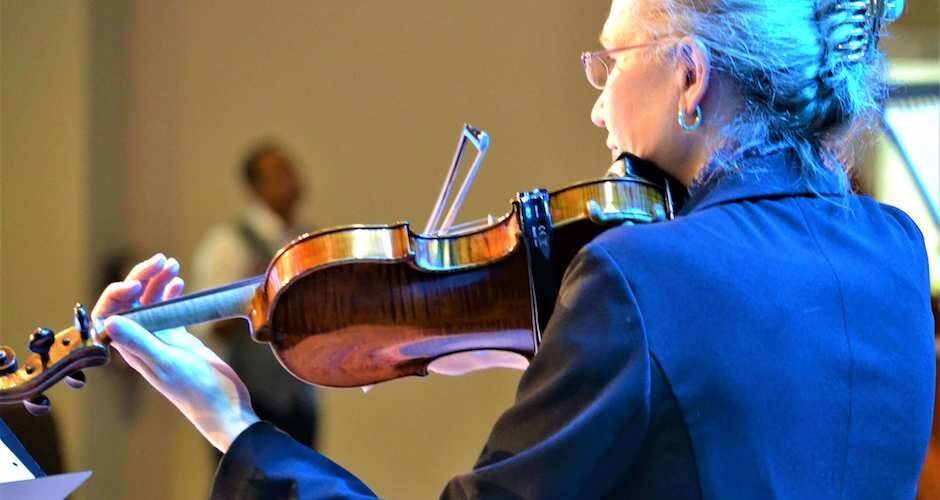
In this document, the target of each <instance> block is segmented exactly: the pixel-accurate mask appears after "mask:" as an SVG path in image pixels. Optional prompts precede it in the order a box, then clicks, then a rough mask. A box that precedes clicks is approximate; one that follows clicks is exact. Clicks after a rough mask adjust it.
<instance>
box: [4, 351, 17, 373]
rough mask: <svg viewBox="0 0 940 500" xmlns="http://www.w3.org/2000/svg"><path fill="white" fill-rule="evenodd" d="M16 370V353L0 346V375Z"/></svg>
mask: <svg viewBox="0 0 940 500" xmlns="http://www.w3.org/2000/svg"><path fill="white" fill-rule="evenodd" d="M16 369H17V362H16V353H15V352H13V349H10V348H9V347H7V346H0V375H7V374H10V373H13V372H15V371H16Z"/></svg>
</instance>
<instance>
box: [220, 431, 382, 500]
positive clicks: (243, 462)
mask: <svg viewBox="0 0 940 500" xmlns="http://www.w3.org/2000/svg"><path fill="white" fill-rule="evenodd" d="M211 498H213V499H219V500H222V499H225V500H231V499H236V500H254V499H258V500H261V499H264V500H269V499H270V500H294V499H314V498H316V499H326V498H332V499H364V498H378V497H376V496H375V494H374V493H372V491H371V490H369V488H368V487H367V486H366V485H365V484H363V483H362V482H361V481H359V479H357V478H356V477H355V476H353V475H352V474H350V473H349V472H347V471H346V470H345V469H343V468H342V467H340V466H339V465H337V464H335V463H333V462H332V461H330V460H329V459H328V458H326V457H324V456H323V455H321V454H319V453H317V452H316V451H314V450H312V449H310V448H308V447H306V446H303V445H301V444H300V443H298V442H297V441H295V440H294V439H293V438H291V437H290V436H288V435H287V434H285V433H283V432H281V431H280V430H278V429H277V428H276V427H274V426H273V425H271V424H269V423H267V422H257V423H255V424H253V425H252V426H251V427H249V428H247V429H245V430H244V431H243V432H242V433H241V434H239V435H238V437H237V438H235V441H234V442H233V443H232V446H230V447H229V450H228V452H227V453H226V454H225V455H224V456H223V457H222V460H221V462H219V468H218V470H217V471H216V473H215V480H214V483H213V485H212V496H211Z"/></svg>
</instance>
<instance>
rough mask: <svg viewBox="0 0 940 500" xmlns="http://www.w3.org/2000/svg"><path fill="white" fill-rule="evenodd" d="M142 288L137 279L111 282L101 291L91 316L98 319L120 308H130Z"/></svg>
mask: <svg viewBox="0 0 940 500" xmlns="http://www.w3.org/2000/svg"><path fill="white" fill-rule="evenodd" d="M143 289H144V287H143V285H142V284H141V283H140V282H139V281H137V280H132V281H119V282H117V283H111V284H110V285H108V286H107V288H105V289H104V292H102V293H101V297H100V298H99V299H98V303H96V304H95V307H94V308H93V309H92V310H91V317H92V318H93V319H98V318H101V317H104V316H108V315H110V314H113V313H116V312H118V311H120V310H122V309H128V308H130V306H131V305H132V304H133V303H134V301H136V300H137V298H138V297H140V294H141V293H142V292H143Z"/></svg>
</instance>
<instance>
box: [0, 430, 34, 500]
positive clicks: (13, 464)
mask: <svg viewBox="0 0 940 500" xmlns="http://www.w3.org/2000/svg"><path fill="white" fill-rule="evenodd" d="M33 477H35V476H33V473H32V472H30V471H29V469H27V468H26V466H25V465H23V462H21V461H20V459H19V458H17V457H16V455H14V454H13V451H12V450H10V448H8V447H7V445H6V443H4V442H3V441H0V483H8V482H10V481H22V480H24V479H32V478H33ZM0 498H6V497H0Z"/></svg>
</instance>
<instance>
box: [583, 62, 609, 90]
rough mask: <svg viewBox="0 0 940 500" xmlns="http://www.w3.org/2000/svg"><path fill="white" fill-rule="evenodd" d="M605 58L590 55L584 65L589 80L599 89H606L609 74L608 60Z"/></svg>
mask: <svg viewBox="0 0 940 500" xmlns="http://www.w3.org/2000/svg"><path fill="white" fill-rule="evenodd" d="M604 59H605V58H604V57H603V56H594V57H590V58H588V59H587V61H586V62H585V65H584V72H585V73H586V74H587V79H588V82H590V84H591V85H592V86H593V87H594V88H596V89H598V90H603V89H604V85H605V84H606V83H607V76H608V74H609V70H608V66H607V61H605V60H604Z"/></svg>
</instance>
